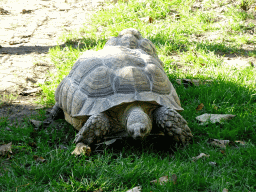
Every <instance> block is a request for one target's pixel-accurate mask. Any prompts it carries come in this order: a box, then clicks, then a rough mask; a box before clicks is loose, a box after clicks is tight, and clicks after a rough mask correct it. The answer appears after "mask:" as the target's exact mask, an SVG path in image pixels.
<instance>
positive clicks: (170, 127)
mask: <svg viewBox="0 0 256 192" xmlns="http://www.w3.org/2000/svg"><path fill="white" fill-rule="evenodd" d="M153 115H154V120H155V122H156V124H157V126H158V127H161V128H163V130H164V132H165V133H166V134H167V135H169V136H172V137H173V138H174V140H175V141H177V142H180V141H181V142H182V143H183V144H186V143H187V142H188V141H189V140H190V139H191V138H192V137H193V135H192V134H191V130H190V128H189V127H188V125H187V121H186V120H185V119H184V118H183V117H182V116H181V115H180V114H179V113H178V112H176V111H175V110H174V109H170V108H167V107H160V108H158V109H156V110H155V111H154V114H153Z"/></svg>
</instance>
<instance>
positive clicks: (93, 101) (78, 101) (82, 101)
mask: <svg viewBox="0 0 256 192" xmlns="http://www.w3.org/2000/svg"><path fill="white" fill-rule="evenodd" d="M55 100H56V102H57V103H58V104H59V106H60V107H61V108H62V109H63V110H64V111H65V112H66V113H68V114H70V116H72V117H83V116H89V115H92V114H95V113H99V112H103V111H106V110H108V109H109V108H112V107H115V106H117V105H120V104H122V103H129V102H134V101H146V102H151V103H155V104H159V105H163V106H166V107H170V108H173V109H175V110H177V111H181V110H183V109H182V108H181V106H180V100H179V98H178V95H177V93H176V91H175V89H174V87H173V85H172V84H171V82H170V81H169V79H168V77H167V76H166V74H165V72H164V70H163V67H162V64H161V63H160V62H158V60H157V59H156V58H155V57H153V56H151V55H148V54H147V53H146V52H144V51H143V50H140V49H129V48H126V47H122V46H112V47H111V48H110V47H105V48H103V49H102V50H100V51H87V52H85V53H84V54H83V55H82V57H80V58H79V59H78V61H77V62H76V63H75V64H74V66H73V68H72V70H71V71H70V73H69V75H68V76H67V77H65V79H63V81H62V82H61V83H60V84H59V86H58V87H57V89H56V92H55Z"/></svg>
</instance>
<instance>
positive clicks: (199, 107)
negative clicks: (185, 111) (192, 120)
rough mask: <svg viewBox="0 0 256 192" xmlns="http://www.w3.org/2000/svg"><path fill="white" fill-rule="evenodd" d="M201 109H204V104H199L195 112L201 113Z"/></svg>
mask: <svg viewBox="0 0 256 192" xmlns="http://www.w3.org/2000/svg"><path fill="white" fill-rule="evenodd" d="M203 108H204V104H203V103H200V104H199V105H198V106H197V108H196V110H197V111H201V110H202V109H203Z"/></svg>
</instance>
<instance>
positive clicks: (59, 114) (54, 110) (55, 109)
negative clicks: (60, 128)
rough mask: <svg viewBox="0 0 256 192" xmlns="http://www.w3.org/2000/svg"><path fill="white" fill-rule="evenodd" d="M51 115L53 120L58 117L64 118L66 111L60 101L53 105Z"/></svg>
mask: <svg viewBox="0 0 256 192" xmlns="http://www.w3.org/2000/svg"><path fill="white" fill-rule="evenodd" d="M50 116H51V118H52V120H57V119H64V112H63V110H62V109H61V108H60V107H59V105H58V103H55V105H54V106H53V108H52V110H51V112H50Z"/></svg>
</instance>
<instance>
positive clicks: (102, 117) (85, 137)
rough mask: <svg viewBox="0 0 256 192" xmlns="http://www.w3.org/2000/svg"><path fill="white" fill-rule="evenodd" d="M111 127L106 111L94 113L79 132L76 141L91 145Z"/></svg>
mask: <svg viewBox="0 0 256 192" xmlns="http://www.w3.org/2000/svg"><path fill="white" fill-rule="evenodd" d="M109 129H110V121H109V119H108V116H107V115H106V114H104V113H99V114H96V115H92V116H90V117H89V119H88V120H87V121H86V123H85V124H84V125H83V127H82V128H81V129H80V131H79V132H78V133H77V135H76V138H75V140H74V143H79V142H83V143H85V144H87V145H90V144H91V143H92V142H93V141H94V140H95V139H100V138H101V137H103V136H104V135H106V134H107V132H108V131H109Z"/></svg>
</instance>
